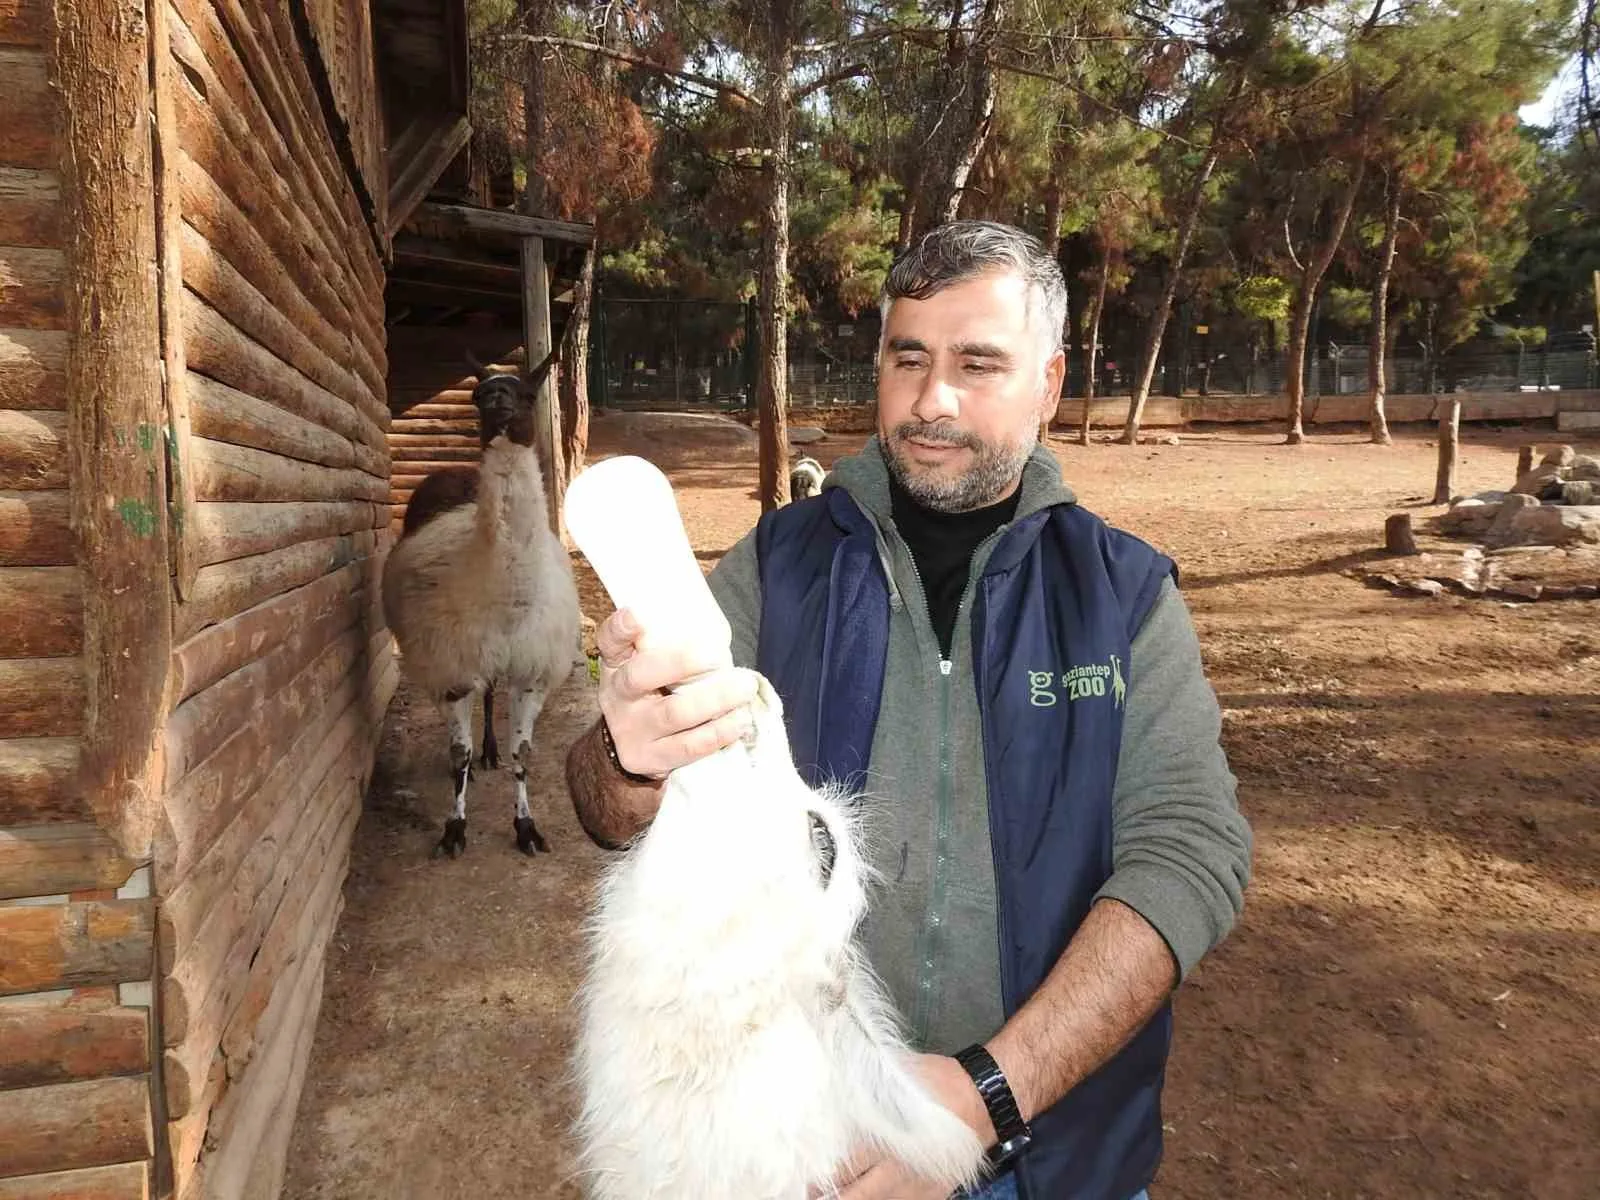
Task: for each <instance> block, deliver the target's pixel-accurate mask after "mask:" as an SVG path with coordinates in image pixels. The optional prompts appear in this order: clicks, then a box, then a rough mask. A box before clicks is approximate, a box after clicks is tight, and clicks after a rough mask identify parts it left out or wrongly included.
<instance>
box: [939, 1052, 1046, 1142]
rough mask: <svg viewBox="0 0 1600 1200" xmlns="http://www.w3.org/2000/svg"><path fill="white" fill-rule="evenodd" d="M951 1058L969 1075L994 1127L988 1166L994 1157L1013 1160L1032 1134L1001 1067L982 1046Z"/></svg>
mask: <svg viewBox="0 0 1600 1200" xmlns="http://www.w3.org/2000/svg"><path fill="white" fill-rule="evenodd" d="M952 1057H954V1058H955V1060H956V1061H957V1062H958V1063H960V1064H961V1066H962V1068H963V1069H964V1070H965V1071H966V1072H967V1074H968V1075H969V1076H971V1078H972V1082H973V1085H974V1086H975V1087H976V1088H977V1089H978V1095H980V1096H982V1097H983V1105H984V1107H985V1108H986V1109H988V1112H989V1121H990V1123H991V1124H993V1125H994V1132H995V1138H996V1139H997V1144H996V1146H995V1149H994V1151H992V1152H991V1154H990V1161H991V1163H994V1162H995V1159H996V1157H997V1156H998V1157H999V1159H1000V1161H1002V1162H1003V1161H1009V1160H1010V1159H1011V1158H1014V1157H1016V1155H1017V1154H1018V1153H1020V1152H1021V1151H1022V1150H1023V1149H1025V1148H1026V1147H1027V1145H1028V1143H1029V1142H1030V1141H1031V1140H1032V1138H1033V1131H1032V1130H1031V1129H1030V1128H1029V1127H1028V1123H1027V1122H1026V1121H1024V1120H1023V1119H1022V1110H1021V1109H1020V1108H1018V1107H1017V1098H1016V1096H1014V1095H1013V1094H1012V1092H1011V1085H1010V1084H1009V1083H1008V1082H1007V1081H1006V1076H1005V1072H1004V1071H1002V1070H1001V1069H1000V1064H999V1063H997V1062H995V1060H994V1055H992V1054H990V1053H989V1051H988V1049H987V1048H986V1047H985V1046H983V1045H982V1044H981V1043H980V1044H976V1045H972V1046H968V1047H967V1048H966V1049H965V1050H961V1051H958V1052H957V1053H956V1054H955V1055H953V1056H952Z"/></svg>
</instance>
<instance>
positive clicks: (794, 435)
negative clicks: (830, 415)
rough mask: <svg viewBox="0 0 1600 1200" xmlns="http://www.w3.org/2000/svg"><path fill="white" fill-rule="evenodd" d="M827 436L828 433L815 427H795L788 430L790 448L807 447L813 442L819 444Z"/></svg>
mask: <svg viewBox="0 0 1600 1200" xmlns="http://www.w3.org/2000/svg"><path fill="white" fill-rule="evenodd" d="M827 436H828V431H827V430H825V429H818V428H817V427H816V426H815V425H795V426H793V427H791V428H790V430H789V444H790V445H791V446H809V445H811V443H813V442H820V441H822V440H823V439H824V438H825V437H827Z"/></svg>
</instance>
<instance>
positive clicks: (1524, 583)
mask: <svg viewBox="0 0 1600 1200" xmlns="http://www.w3.org/2000/svg"><path fill="white" fill-rule="evenodd" d="M1495 590H1496V591H1497V592H1501V593H1503V594H1505V595H1507V596H1517V597H1519V598H1520V599H1523V600H1537V599H1538V598H1539V597H1540V596H1541V595H1542V594H1543V593H1544V586H1543V585H1542V584H1537V583H1534V582H1533V581H1532V580H1531V579H1511V580H1507V581H1506V582H1505V583H1502V584H1500V585H1499V586H1497V587H1496V588H1495Z"/></svg>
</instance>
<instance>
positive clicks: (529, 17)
mask: <svg viewBox="0 0 1600 1200" xmlns="http://www.w3.org/2000/svg"><path fill="white" fill-rule="evenodd" d="M548 18H549V3H548V0H524V3H523V6H522V26H523V29H524V30H525V31H526V32H527V34H528V36H529V37H530V38H531V37H541V36H543V35H545V34H547V33H549V32H550V30H549V29H547V28H546V25H547V24H548V23H549V20H548ZM549 53H550V50H549V48H548V47H546V46H544V45H541V44H540V43H538V42H533V41H530V42H529V43H528V44H527V48H526V53H525V57H524V60H523V77H522V78H523V86H522V127H523V163H524V166H525V167H526V170H527V177H526V179H525V180H524V184H523V189H522V206H521V207H522V211H523V212H524V213H526V214H527V215H529V216H531V217H542V216H547V215H548V213H547V212H546V209H547V208H548V207H549V205H548V200H549V193H548V190H547V189H546V188H545V185H544V175H543V174H542V173H541V172H540V170H539V163H540V160H541V159H542V158H543V157H544V151H545V148H546V147H547V146H548V145H549V141H550V139H549V130H548V126H549V121H548V119H547V115H546V113H545V106H544V98H545V69H544V60H545V56H546V55H547V54H549ZM528 365H529V367H530V368H531V367H532V366H533V365H534V364H533V363H529V364H528Z"/></svg>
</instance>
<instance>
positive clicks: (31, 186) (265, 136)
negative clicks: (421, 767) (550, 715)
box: [0, 0, 547, 1200]
mask: <svg viewBox="0 0 1600 1200" xmlns="http://www.w3.org/2000/svg"><path fill="white" fill-rule="evenodd" d="M466 47H467V42H466V16H465V3H464V0H370V3H369V0H147V2H140V0H135V2H134V3H132V4H130V3H128V2H127V0H0V96H3V97H4V98H5V99H4V108H5V115H4V117H3V118H0V1200H44V1198H46V1197H49V1198H54V1200H66V1198H68V1197H75V1198H80V1200H88V1198H90V1197H92V1198H94V1200H130V1198H135V1197H138V1198H147V1197H151V1196H157V1197H165V1196H172V1197H177V1198H180V1200H198V1198H201V1197H205V1198H208V1200H209V1198H216V1200H225V1198H226V1200H232V1198H234V1197H248V1198H250V1200H256V1198H260V1197H272V1196H276V1195H277V1194H278V1191H279V1189H280V1187H281V1180H282V1175H283V1158H284V1155H285V1153H286V1150H287V1143H288V1138H289V1134H290V1127H291V1123H292V1120H293V1116H294V1111H295V1104H296V1100H297V1098H298V1095H299V1091H300V1087H301V1082H302V1078H303V1075H304V1071H305V1068H306V1062H307V1058H308V1056H309V1052H310V1044H311V1038H312V1032H313V1029H314V1026H315V1022H316V1016H317V1010H318V1006H319V1003H320V998H321V981H322V972H323V963H324V956H325V951H326V948H327V945H328V941H329V938H330V935H331V933H332V931H333V928H334V926H335V923H336V921H337V918H338V915H339V911H340V906H341V895H340V893H341V884H342V881H343V878H344V873H345V869H346V863H347V858H348V850H349V844H350V838H351V834H352V831H353V829H354V826H355V824H356V821H357V820H358V818H359V815H360V810H361V798H362V794H363V791H364V788H365V785H366V782H367V780H368V777H369V775H370V773H371V770H372V762H373V755H374V750H375V747H376V744H377V739H378V733H379V727H380V725H381V722H382V719H383V715H384V712H385V710H386V707H387V705H388V701H389V698H390V696H391V694H392V692H393V691H394V688H395V686H396V684H397V681H398V669H397V664H396V662H395V660H394V658H393V655H392V653H391V643H390V639H389V635H388V633H387V631H386V630H384V628H383V625H382V618H381V613H380V610H379V606H378V603H377V594H378V592H377V589H378V581H379V576H380V571H381V564H382V560H383V555H384V553H385V552H386V549H387V546H388V545H389V542H390V537H391V535H390V533H389V531H388V524H389V505H390V500H391V483H390V448H389V433H390V414H389V404H388V397H387V386H386V375H387V372H388V355H389V349H388V345H387V337H386V331H385V288H386V286H387V283H388V279H389V274H390V267H391V266H392V265H393V254H394V243H395V235H396V232H397V231H398V230H400V229H401V228H402V227H403V226H404V225H405V223H406V222H407V220H408V219H409V218H410V217H411V216H412V214H413V212H414V210H415V209H416V207H417V205H418V204H420V203H421V202H422V201H423V199H424V198H425V197H426V196H427V195H428V193H429V191H430V190H431V188H432V186H433V184H434V182H435V181H436V180H437V179H438V177H439V175H440V173H441V172H442V171H444V170H445V169H446V167H447V166H448V165H449V164H450V162H451V161H452V160H453V159H456V158H458V157H459V154H460V152H461V150H462V147H463V146H464V145H465V143H466V139H467V136H468V132H469V131H468V128H467V123H466V111H467V110H466V104H467V90H468V89H467V68H468V64H467V49H466ZM546 307H547V305H546Z"/></svg>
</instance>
